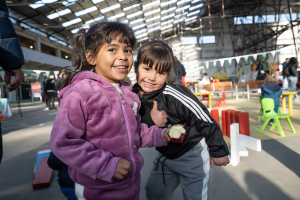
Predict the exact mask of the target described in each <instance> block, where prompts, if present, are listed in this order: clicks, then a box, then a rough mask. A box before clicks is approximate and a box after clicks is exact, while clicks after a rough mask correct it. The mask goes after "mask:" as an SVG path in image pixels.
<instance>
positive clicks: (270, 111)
mask: <svg viewBox="0 0 300 200" xmlns="http://www.w3.org/2000/svg"><path fill="white" fill-rule="evenodd" d="M261 103H262V109H263V115H264V116H265V117H266V118H267V120H266V121H265V123H264V124H263V125H262V127H261V128H260V130H259V131H258V133H262V131H263V130H264V129H265V128H266V126H267V125H268V123H269V121H270V120H271V119H274V121H275V122H274V124H273V125H272V126H271V128H270V130H271V131H272V130H273V129H274V128H275V126H277V128H278V130H279V133H280V135H281V136H282V137H285V134H284V132H283V130H282V127H281V125H280V122H279V120H280V119H282V118H286V120H287V121H288V123H289V125H290V128H291V130H292V132H293V133H296V131H295V128H294V126H293V124H292V122H291V120H290V116H291V115H290V114H277V113H276V112H275V111H274V108H275V105H274V100H273V99H271V98H263V99H262V101H261Z"/></svg>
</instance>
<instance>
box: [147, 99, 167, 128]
mask: <svg viewBox="0 0 300 200" xmlns="http://www.w3.org/2000/svg"><path fill="white" fill-rule="evenodd" d="M150 115H151V118H152V120H153V122H154V123H155V125H156V126H158V127H165V125H166V123H167V122H168V119H167V118H168V115H167V114H166V111H164V110H162V111H159V110H157V102H156V101H153V108H152V110H151V112H150Z"/></svg>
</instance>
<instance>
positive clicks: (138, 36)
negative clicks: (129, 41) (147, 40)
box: [136, 33, 148, 39]
mask: <svg viewBox="0 0 300 200" xmlns="http://www.w3.org/2000/svg"><path fill="white" fill-rule="evenodd" d="M145 36H148V34H147V33H144V34H142V35H137V36H136V38H137V39H139V38H142V37H145Z"/></svg>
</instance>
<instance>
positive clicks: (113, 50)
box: [108, 49, 116, 52]
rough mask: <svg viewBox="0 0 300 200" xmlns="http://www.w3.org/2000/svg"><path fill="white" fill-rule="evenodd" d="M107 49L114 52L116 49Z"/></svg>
mask: <svg viewBox="0 0 300 200" xmlns="http://www.w3.org/2000/svg"><path fill="white" fill-rule="evenodd" d="M108 51H111V52H116V49H109V50H108Z"/></svg>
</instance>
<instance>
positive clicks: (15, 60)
mask: <svg viewBox="0 0 300 200" xmlns="http://www.w3.org/2000/svg"><path fill="white" fill-rule="evenodd" d="M0 27H1V28H0V66H1V67H2V69H3V70H4V71H5V83H6V84H7V85H9V86H8V90H9V91H10V92H11V91H14V90H16V89H17V88H18V87H19V86H20V85H21V84H22V80H23V77H24V73H23V71H22V69H21V68H22V65H24V55H23V52H22V48H21V44H20V40H19V37H18V35H17V34H16V32H15V29H14V27H13V25H12V23H11V21H10V19H9V13H8V9H7V5H6V1H5V0H0ZM12 76H14V77H15V80H14V81H13V82H11V77H12ZM2 156H3V143H2V129H1V123H0V163H1V160H2Z"/></svg>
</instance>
